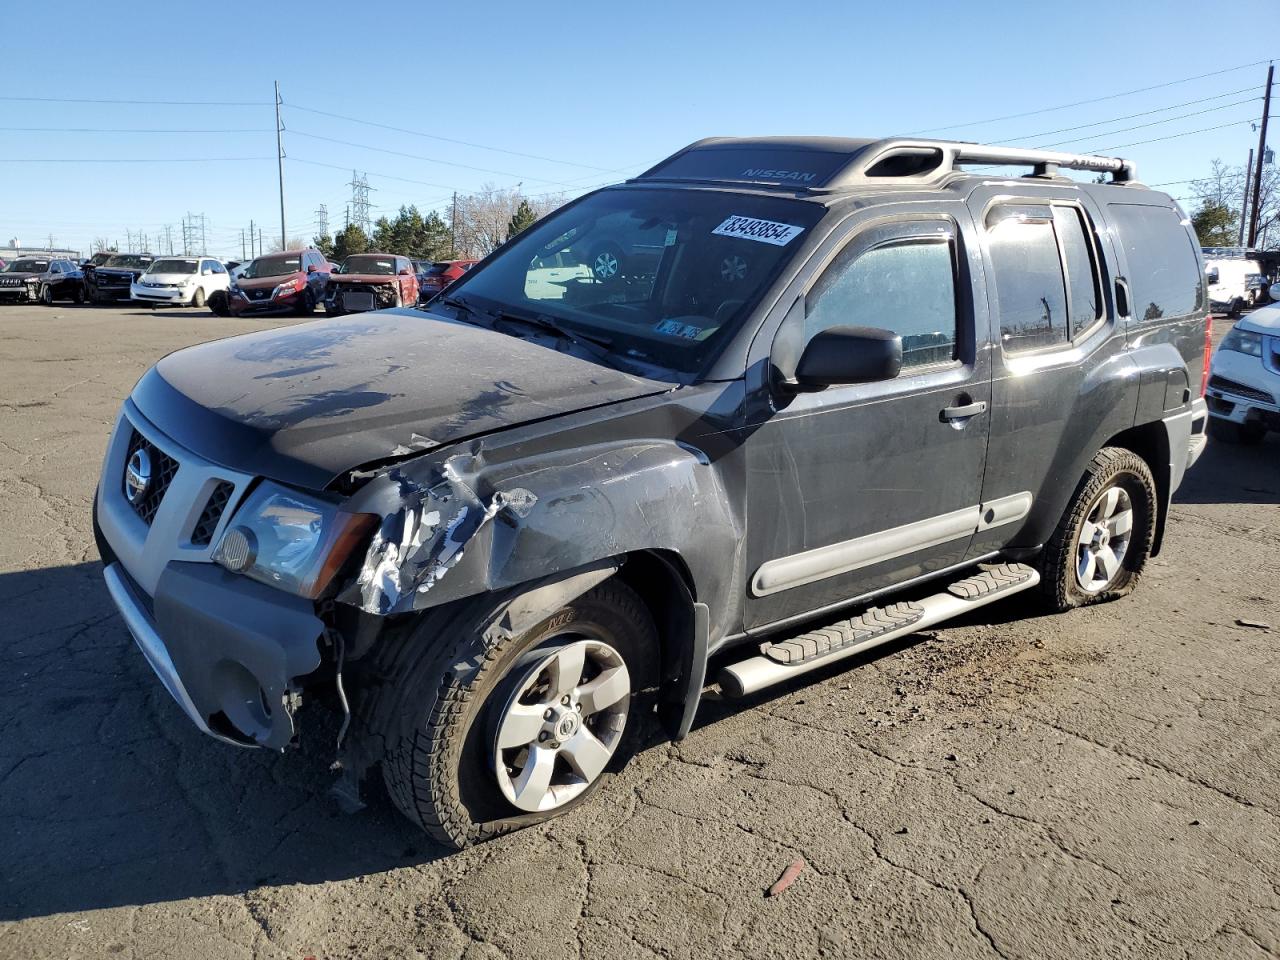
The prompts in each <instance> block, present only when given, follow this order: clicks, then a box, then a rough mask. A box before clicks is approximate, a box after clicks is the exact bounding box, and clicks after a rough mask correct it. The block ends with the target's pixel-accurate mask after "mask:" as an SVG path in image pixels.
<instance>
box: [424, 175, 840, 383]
mask: <svg viewBox="0 0 1280 960" xmlns="http://www.w3.org/2000/svg"><path fill="white" fill-rule="evenodd" d="M824 212H825V210H824V208H823V207H821V206H819V205H818V204H814V203H808V202H805V201H801V200H792V199H787V198H782V197H762V196H751V195H746V194H734V193H723V192H711V191H700V190H655V189H649V188H635V187H623V188H619V189H613V190H605V191H602V192H600V193H597V194H594V195H592V196H590V197H587V198H586V199H585V200H583V201H582V202H580V203H578V204H575V205H573V206H572V207H569V208H568V209H566V210H564V211H562V212H560V213H556V214H552V215H551V216H549V217H547V218H546V219H545V220H543V221H541V222H540V223H538V224H537V225H535V226H534V227H531V228H530V229H529V230H527V231H526V232H525V233H523V234H521V235H520V236H519V237H518V238H517V239H516V240H515V241H513V242H511V243H509V244H508V245H507V246H506V247H504V248H503V250H502V252H501V253H500V254H499V255H498V256H497V257H496V258H495V259H494V260H492V261H491V262H490V263H489V264H488V265H486V266H485V267H484V268H483V269H481V270H479V271H476V270H472V271H471V272H469V273H467V274H464V275H463V277H462V278H461V279H460V280H457V281H455V282H454V284H453V285H452V286H451V287H450V288H449V291H450V293H449V296H450V297H452V298H460V299H462V300H465V301H473V300H474V301H475V302H476V304H477V307H478V308H479V309H481V310H486V311H498V312H501V310H503V309H507V310H510V311H512V312H513V313H516V314H517V315H519V314H525V315H529V316H536V315H539V314H541V315H543V316H546V317H549V318H551V319H552V320H554V321H556V322H557V323H560V324H562V325H563V326H565V327H566V328H568V329H569V330H571V331H573V332H575V333H582V334H585V335H587V336H589V337H592V338H595V339H597V340H601V341H604V342H607V343H608V344H609V345H610V349H611V350H612V352H613V353H614V354H616V355H618V356H631V357H635V358H638V359H640V360H643V361H648V362H650V363H654V364H657V365H659V366H663V367H667V368H668V369H672V370H677V371H680V372H682V373H695V372H697V371H698V370H700V369H702V368H703V366H704V365H705V364H706V363H707V362H708V361H709V360H710V358H711V357H712V356H713V355H714V354H715V353H716V352H717V351H718V350H719V349H720V348H721V346H722V345H723V344H724V342H725V341H726V339H727V338H728V337H729V336H730V335H731V334H732V332H733V331H734V330H735V329H736V327H737V325H738V324H739V323H741V322H742V320H743V318H744V317H745V316H746V315H747V313H748V312H749V311H750V310H751V309H752V307H754V305H755V303H756V301H757V300H758V299H759V297H760V296H761V294H762V293H763V292H764V290H765V288H766V287H767V286H768V284H769V283H770V282H772V280H773V279H774V278H775V277H776V276H777V275H778V273H779V272H780V271H781V270H782V267H783V266H784V265H785V264H786V262H787V261H788V260H790V258H791V257H792V256H793V255H794V253H795V251H796V250H797V249H798V248H799V247H800V245H801V243H802V242H803V235H804V232H805V231H806V230H808V229H810V228H811V227H812V226H813V225H814V224H815V223H817V222H818V220H819V219H820V218H821V216H822V215H823V213H824Z"/></svg>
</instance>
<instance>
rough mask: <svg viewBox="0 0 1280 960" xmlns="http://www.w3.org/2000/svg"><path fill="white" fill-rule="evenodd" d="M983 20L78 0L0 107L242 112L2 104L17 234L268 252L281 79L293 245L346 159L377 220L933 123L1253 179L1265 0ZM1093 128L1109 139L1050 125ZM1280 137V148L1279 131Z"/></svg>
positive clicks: (0, 212)
mask: <svg viewBox="0 0 1280 960" xmlns="http://www.w3.org/2000/svg"><path fill="white" fill-rule="evenodd" d="M304 6H305V7H306V8H307V9H308V10H309V11H310V12H309V13H307V14H306V15H302V14H301V13H300V10H301V8H303V7H304ZM977 8H978V5H969V6H968V7H962V6H961V5H959V4H954V3H941V2H938V3H934V2H929V0H917V2H915V3H909V4H908V3H904V4H875V5H873V9H869V10H868V9H863V6H862V5H861V4H858V3H852V2H849V3H830V4H828V3H795V2H793V3H779V2H777V0H772V2H746V0H740V2H736V3H722V2H697V3H693V2H688V0H686V2H684V3H665V2H653V0H646V2H644V3H636V4H613V5H601V4H587V3H581V4H575V3H560V4H548V3H534V4H530V3H521V4H516V3H506V2H493V3H485V4H456V5H452V4H450V5H445V4H440V5H437V4H431V5H430V6H428V5H427V4H413V3H406V4H359V5H357V4H351V3H328V2H325V0H313V2H310V3H307V4H302V3H296V2H290V3H287V4H285V3H258V4H254V5H248V4H242V3H239V2H235V0H230V2H225V3H220V4H212V5H211V4H175V3H172V2H169V3H153V2H133V3H129V4H119V5H117V4H109V3H108V4H104V3H102V2H96V3H87V2H81V0H62V2H60V3H59V4H58V10H59V13H58V15H57V19H58V21H59V23H60V24H62V25H63V26H65V28H66V29H65V30H60V31H59V36H58V39H57V40H56V41H55V42H53V43H52V44H50V45H48V46H45V45H44V44H42V43H40V42H38V41H37V40H36V38H37V37H38V36H39V34H40V32H41V31H33V32H28V33H25V34H24V35H23V42H22V44H21V46H17V45H14V42H13V41H14V39H15V37H16V36H17V35H18V34H17V32H16V31H13V30H9V31H5V36H4V38H2V39H0V63H3V64H4V65H5V69H4V71H3V75H0V96H4V97H20V96H26V97H50V98H85V99H107V100H132V101H146V100H192V101H234V102H243V103H246V104H249V105H238V106H165V105H160V104H140V103H135V104H125V103H120V104H108V103H98V104H89V103H46V102H31V101H20V100H8V99H0V177H3V182H4V187H3V189H0V244H3V243H5V242H7V241H8V239H9V238H10V237H14V236H16V237H18V238H19V239H21V240H22V241H23V245H24V246H34V245H43V244H44V243H46V242H47V240H46V238H47V237H48V235H49V234H52V235H53V237H54V239H55V243H58V244H61V245H70V246H72V247H74V248H78V249H85V248H87V247H88V245H89V244H90V242H91V240H92V239H93V238H94V237H97V236H103V237H107V238H109V239H111V240H118V241H119V242H120V243H121V244H122V245H123V243H124V242H125V233H126V230H128V231H132V232H140V231H145V232H146V233H148V234H149V235H150V236H151V237H152V238H155V237H156V236H157V235H158V234H160V233H162V232H163V229H164V226H165V225H166V224H168V225H170V226H171V228H172V230H173V233H174V236H175V237H176V236H178V235H179V233H180V229H181V221H182V218H183V216H184V215H185V214H187V213H193V214H199V213H204V214H205V215H206V217H207V230H208V240H209V250H210V252H211V253H217V254H222V255H225V256H228V257H230V256H237V257H238V255H239V252H240V239H239V237H240V230H241V228H242V227H247V225H248V223H249V221H250V219H251V218H252V219H253V220H255V221H257V222H258V223H261V224H263V225H264V235H265V236H266V237H267V238H268V242H270V240H271V238H273V237H278V235H279V212H278V202H277V197H276V160H275V149H276V146H275V133H274V129H275V128H274V111H273V107H272V81H274V80H277V79H278V80H279V81H280V85H281V95H282V98H283V100H284V101H285V103H286V105H287V106H286V107H285V108H284V120H285V125H286V128H287V129H286V133H285V134H284V141H285V150H286V154H287V155H288V159H287V160H286V161H285V199H286V213H287V218H288V224H289V234H290V235H291V236H294V235H306V236H310V235H311V234H312V233H313V232H314V227H315V221H316V209H317V207H318V206H319V205H320V204H322V203H323V204H326V205H327V206H328V211H329V219H330V224H331V225H333V224H337V225H338V226H340V225H341V222H342V218H343V210H344V206H345V204H346V203H347V202H348V201H349V200H350V198H351V189H350V187H348V186H347V185H346V184H347V182H348V181H349V180H350V179H351V171H352V169H355V170H358V171H361V172H367V173H368V179H369V184H370V186H371V187H372V188H373V191H372V193H371V200H372V203H373V204H374V215H375V216H376V215H378V214H381V213H386V212H394V210H395V208H396V207H397V206H399V205H400V204H402V203H417V204H418V205H419V207H420V208H422V209H424V210H425V209H428V208H431V207H435V206H439V207H440V208H441V209H444V207H445V205H446V203H447V197H448V196H449V194H450V193H451V192H452V191H453V190H455V189H456V190H458V191H461V192H466V191H469V190H474V189H476V188H477V187H479V186H480V185H482V184H484V183H486V182H488V183H492V184H494V185H496V186H499V187H509V186H514V185H515V184H517V183H521V184H523V189H524V190H525V191H526V192H527V193H539V194H540V193H550V192H558V191H567V192H569V193H573V192H576V191H580V190H581V189H582V188H584V187H586V186H589V185H594V184H598V183H602V182H606V181H610V180H616V179H621V178H623V177H625V176H627V175H630V174H632V173H636V172H638V171H640V170H641V169H643V168H644V167H645V166H647V165H648V164H650V163H652V162H654V161H656V160H658V159H660V158H661V157H663V156H665V155H666V154H668V153H670V152H672V151H673V150H675V149H677V148H679V147H680V146H683V145H684V144H686V143H688V142H690V141H692V140H695V139H698V138H700V137H703V136H709V135H735V134H741V135H746V134H790V133H794V134H826V135H842V136H866V135H891V134H896V133H923V132H929V133H933V132H934V131H938V132H937V134H936V135H939V136H949V137H955V138H957V139H973V140H984V141H1005V140H1014V139H1015V138H1017V145H1019V146H1044V145H1047V144H1050V143H1057V142H1059V141H1070V142H1068V143H1064V144H1062V146H1061V147H1060V149H1064V150H1081V151H1083V150H1087V149H1092V148H1102V147H1112V146H1120V145H1128V144H1133V143H1136V142H1137V141H1144V140H1149V139H1152V138H1156V137H1168V136H1169V135H1171V134H1181V133H1185V132H1187V131H1195V130H1201V129H1202V128H1206V127H1217V126H1220V125H1226V126H1223V127H1222V129H1217V130H1210V131H1207V132H1203V133H1197V134H1193V135H1189V136H1178V137H1175V138H1172V139H1166V140H1162V141H1160V142H1156V143H1147V144H1139V145H1135V146H1123V147H1121V148H1120V149H1118V150H1115V151H1111V152H1116V153H1119V154H1122V155H1125V156H1129V157H1132V158H1134V159H1136V160H1137V162H1138V170H1139V173H1140V176H1141V177H1142V179H1143V180H1145V181H1146V182H1148V183H1152V184H1157V183H1168V182H1170V181H1182V180H1186V179H1189V178H1192V177H1197V176H1201V175H1203V174H1204V173H1205V172H1206V171H1207V169H1208V166H1209V162H1210V160H1212V159H1213V158H1215V157H1217V158H1221V159H1222V160H1224V161H1226V162H1228V163H1231V164H1243V163H1244V161H1245V158H1246V156H1247V154H1248V151H1249V148H1250V146H1252V145H1253V144H1255V143H1256V140H1257V134H1256V133H1255V132H1254V131H1253V130H1252V129H1251V127H1250V124H1249V123H1248V121H1250V120H1252V119H1255V118H1257V117H1259V116H1260V115H1261V102H1260V100H1261V91H1262V87H1263V84H1264V80H1265V70H1266V68H1265V64H1260V65H1256V66H1247V67H1241V68H1240V69H1229V68H1233V67H1237V66H1240V65H1244V64H1248V63H1250V62H1251V61H1262V60H1265V59H1266V58H1267V57H1269V56H1271V55H1273V54H1280V40H1272V39H1268V38H1270V37H1271V36H1272V34H1273V31H1272V30H1271V27H1270V16H1269V15H1270V14H1272V13H1273V11H1274V4H1273V3H1266V2H1262V0H1241V2H1235V3H1221V4H1216V5H1210V6H1206V5H1205V4H1203V3H1191V2H1181V0H1179V2H1149V3H1148V2H1136V0H1135V2H1133V3H1130V4H1129V5H1127V6H1126V7H1125V8H1124V10H1123V14H1122V15H1121V14H1119V13H1118V12H1113V13H1108V8H1106V7H1105V6H1103V5H1096V4H1080V5H1069V4H1061V3H1054V4H1040V5H1037V4H1028V3H1025V2H1020V3H1016V4H1014V3H1008V4H1003V3H999V4H998V3H987V4H982V5H981V9H982V10H983V11H984V12H976V10H977ZM1072 10H1078V11H1080V13H1079V15H1074V14H1073V13H1072V12H1071V11H1072ZM418 11H421V12H418ZM432 11H438V12H432ZM209 14H213V15H214V16H215V17H216V19H210V17H209ZM37 16H39V15H38V14H37ZM1224 31H1225V32H1224ZM1208 37H1213V38H1217V39H1216V40H1214V41H1213V42H1211V43H1210V42H1207V40H1206V38H1208ZM1230 37H1236V38H1238V39H1239V41H1240V42H1238V43H1237V42H1234V41H1233V42H1224V40H1227V39H1228V38H1230ZM33 41H34V42H33ZM1269 46H1272V47H1275V49H1274V50H1272V49H1268V47H1269ZM344 51H347V52H344ZM1219 71H1222V72H1219ZM1209 73H1215V75H1213V76H1204V77H1201V78H1200V79H1195V80H1190V81H1187V82H1180V83H1172V84H1170V85H1168V86H1163V87H1161V88H1159V89H1155V90H1148V91H1146V92H1143V93H1137V94H1133V95H1127V96H1119V97H1114V98H1112V99H1107V100H1103V101H1101V102H1095V103H1088V104H1084V105H1081V106H1077V107H1072V108H1069V109H1060V110H1053V111H1050V112H1043V113H1036V114H1035V115H1031V116H1024V117H1020V118H1016V119H1008V120H1001V121H999V122H994V123H983V124H973V125H967V124H969V122H970V121H978V120H987V119H990V118H994V117H1007V116H1009V115H1012V114H1019V113H1025V112H1029V111H1038V110H1042V109H1043V108H1046V107H1056V106H1059V105H1062V104H1068V103H1074V102H1077V101H1082V100H1091V99H1094V98H1098V97H1106V96H1109V95H1112V94H1117V93H1124V92H1126V91H1131V90H1134V89H1137V88H1144V87H1151V86H1154V85H1157V84H1166V83H1169V82H1170V81H1177V80H1180V79H1182V78H1186V77H1191V76H1194V75H1200V74H1209ZM1191 101H1200V102H1196V103H1192V102H1191ZM1180 104H1184V105H1185V106H1177V105H1180ZM304 107H305V108H310V110H312V111H314V110H322V111H327V112H329V113H333V114H341V115H344V116H350V117H355V118H359V119H362V120H366V121H370V122H372V123H380V124H388V125H391V126H396V127H403V128H407V129H410V130H413V131H418V132H420V133H425V134H432V135H434V136H436V137H443V138H448V140H451V141H467V142H468V143H469V144H473V145H465V144H463V143H457V142H447V141H445V140H440V139H432V138H431V137H425V136H417V135H413V134H408V133H400V132H396V131H392V130H388V129H385V128H382V127H375V126H368V125H361V124H357V123H352V122H349V121H345V120H338V119H334V118H331V117H326V116H323V115H321V114H317V113H314V112H308V111H307V110H303V109H301V108H304ZM1166 108H1167V109H1166ZM1150 111H1159V112H1150ZM1135 114H1145V115H1143V116H1134V115H1135ZM1120 118H1128V119H1120ZM1174 118H1177V119H1174ZM1101 121H1110V122H1101ZM957 124H966V125H965V126H953V125H957ZM1085 124H1095V125H1093V126H1088V127H1083V128H1082V129H1072V130H1068V131H1066V132H1063V133H1051V131H1057V130H1062V129H1063V128H1069V127H1071V128H1075V127H1081V126H1082V125H1085ZM1143 124H1150V125H1149V126H1139V125H1143ZM944 127H953V129H949V130H939V128H944ZM1127 127H1138V128H1137V129H1131V130H1124V129H1123V128H1127ZM19 128H53V130H52V131H50V132H45V131H43V130H40V131H37V130H31V129H19ZM89 128H92V129H110V130H118V129H130V130H164V131H175V130H181V131H235V132H189V133H187V132H184V133H173V132H165V133H129V134H124V133H97V132H81V131H84V130H86V129H89ZM1272 129H1273V130H1275V131H1276V132H1275V133H1273V135H1272V138H1271V139H1272V141H1273V142H1280V123H1277V124H1273V127H1272ZM317 137H325V138H329V139H328V140H325V139H317ZM333 140H341V141H348V142H349V143H352V144H361V145H363V147H364V148H362V147H359V146H350V145H347V144H344V143H334V142H331V141H333ZM482 147H490V148H496V149H482ZM366 148H377V149H376V150H371V149H366ZM388 151H389V152H388ZM503 151H509V152H503ZM402 154H410V155H412V156H403V155H402ZM178 158H201V159H200V160H198V161H196V162H175V161H177V159H178ZM204 158H258V159H234V160H233V159H222V160H218V161H216V162H207V161H206V160H205V159H204ZM88 161H93V162H88ZM103 161H110V162H103ZM157 161H164V162H157ZM322 164H328V165H330V166H322ZM393 178H398V179H393ZM1186 189H1187V188H1186V186H1185V185H1184V184H1176V183H1175V184H1173V185H1171V186H1169V187H1168V190H1169V192H1171V193H1172V194H1173V195H1174V196H1178V197H1183V196H1185V195H1186ZM151 246H152V247H153V248H155V247H156V242H155V240H154V239H153V240H152V243H151Z"/></svg>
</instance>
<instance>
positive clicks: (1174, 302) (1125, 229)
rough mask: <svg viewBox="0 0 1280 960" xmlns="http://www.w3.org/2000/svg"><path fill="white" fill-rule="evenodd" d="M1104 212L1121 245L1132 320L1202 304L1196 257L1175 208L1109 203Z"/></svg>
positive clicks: (1176, 312) (1163, 315)
mask: <svg viewBox="0 0 1280 960" xmlns="http://www.w3.org/2000/svg"><path fill="white" fill-rule="evenodd" d="M1107 213H1108V214H1109V216H1110V218H1111V221H1112V223H1113V225H1114V227H1115V232H1116V238H1117V239H1118V240H1119V241H1120V245H1121V246H1122V247H1123V248H1124V253H1125V260H1126V262H1127V264H1128V268H1127V271H1126V272H1127V274H1128V276H1127V278H1126V279H1127V280H1128V281H1129V288H1130V290H1131V291H1132V293H1133V304H1132V306H1131V310H1132V312H1133V316H1134V318H1135V319H1137V320H1160V319H1166V320H1167V319H1172V318H1174V317H1182V316H1186V315H1187V314H1189V313H1193V312H1194V311H1195V310H1196V309H1198V308H1199V307H1201V306H1202V305H1203V299H1204V283H1203V277H1202V275H1201V273H1200V259H1199V257H1198V256H1197V254H1196V248H1195V246H1194V245H1193V244H1192V242H1191V234H1190V233H1189V232H1188V229H1187V227H1188V225H1187V222H1186V221H1185V220H1184V219H1183V218H1182V215H1181V214H1180V213H1178V211H1177V210H1174V209H1172V208H1170V207H1157V206H1150V205H1148V204H1139V203H1112V204H1108V206H1107Z"/></svg>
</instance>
